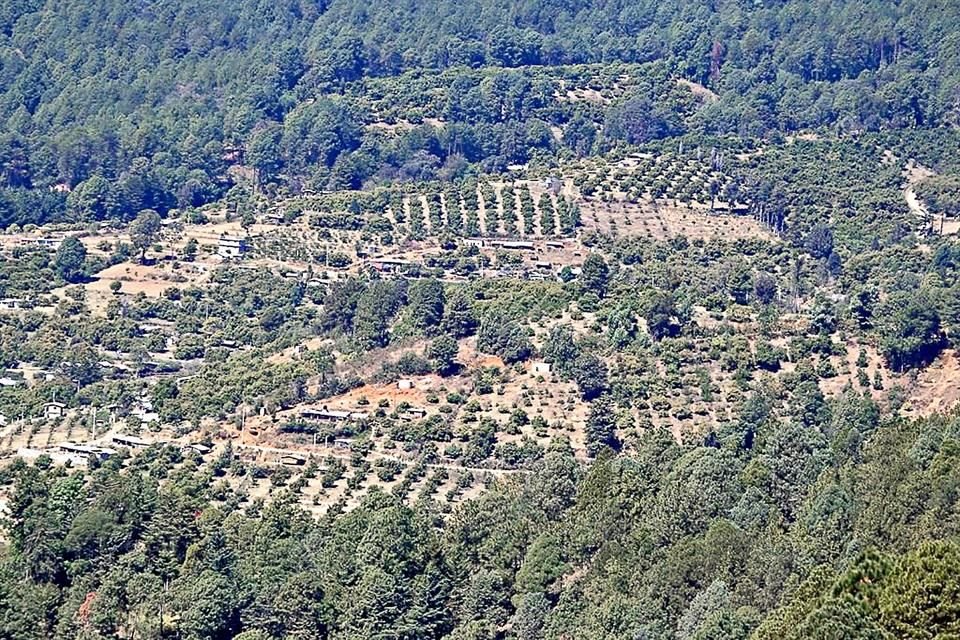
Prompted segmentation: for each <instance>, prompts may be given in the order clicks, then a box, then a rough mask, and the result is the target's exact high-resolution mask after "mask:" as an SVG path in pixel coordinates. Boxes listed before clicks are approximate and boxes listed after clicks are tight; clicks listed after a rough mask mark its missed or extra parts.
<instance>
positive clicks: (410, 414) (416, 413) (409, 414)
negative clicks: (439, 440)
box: [400, 407, 427, 422]
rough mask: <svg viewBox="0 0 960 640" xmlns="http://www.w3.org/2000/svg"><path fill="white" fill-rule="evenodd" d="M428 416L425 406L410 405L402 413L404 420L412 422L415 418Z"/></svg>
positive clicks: (401, 416)
mask: <svg viewBox="0 0 960 640" xmlns="http://www.w3.org/2000/svg"><path fill="white" fill-rule="evenodd" d="M426 417H427V410H426V409H424V408H423V407H410V408H409V409H407V410H406V411H404V412H403V413H401V414H400V418H401V419H402V420H406V421H408V422H412V421H413V420H423V419H424V418H426Z"/></svg>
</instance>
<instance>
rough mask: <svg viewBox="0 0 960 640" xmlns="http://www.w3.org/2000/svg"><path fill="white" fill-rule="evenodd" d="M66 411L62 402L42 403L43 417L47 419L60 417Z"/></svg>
mask: <svg viewBox="0 0 960 640" xmlns="http://www.w3.org/2000/svg"><path fill="white" fill-rule="evenodd" d="M66 412H67V405H65V404H63V403H62V402H47V403H45V404H44V405H43V417H44V418H47V419H48V420H52V419H55V418H62V417H63V416H64V414H66Z"/></svg>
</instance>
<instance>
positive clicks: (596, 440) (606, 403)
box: [585, 396, 620, 457]
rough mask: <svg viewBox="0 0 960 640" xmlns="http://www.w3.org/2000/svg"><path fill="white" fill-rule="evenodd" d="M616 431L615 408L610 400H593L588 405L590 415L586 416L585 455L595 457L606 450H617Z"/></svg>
mask: <svg viewBox="0 0 960 640" xmlns="http://www.w3.org/2000/svg"><path fill="white" fill-rule="evenodd" d="M616 429H617V414H616V406H615V405H614V404H613V402H612V401H611V400H610V398H609V397H608V396H601V397H599V398H597V399H596V400H594V401H593V403H591V405H590V415H589V416H587V425H586V432H585V435H586V441H587V453H589V454H590V455H591V456H594V457H595V456H597V455H598V454H599V453H600V452H601V451H603V450H604V449H606V448H609V449H613V450H614V451H616V450H618V449H619V448H620V440H619V439H618V438H617V430H616Z"/></svg>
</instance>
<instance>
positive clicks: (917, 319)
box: [880, 292, 943, 371]
mask: <svg viewBox="0 0 960 640" xmlns="http://www.w3.org/2000/svg"><path fill="white" fill-rule="evenodd" d="M881 317H882V318H883V321H882V323H881V326H880V339H881V343H880V349H881V352H882V353H883V357H884V358H886V360H887V362H888V363H889V365H890V367H891V368H893V369H895V370H897V371H903V370H904V369H907V368H910V367H916V366H919V365H922V364H924V363H926V362H929V361H930V360H932V359H933V358H934V357H935V356H936V355H937V353H939V351H940V349H941V348H942V347H943V334H942V331H941V327H940V316H939V314H938V313H937V309H936V307H935V306H934V305H933V304H932V302H931V300H930V298H929V296H928V295H927V294H926V293H924V292H919V293H902V294H897V295H896V296H895V297H894V298H892V299H891V300H890V301H888V302H887V304H886V305H885V308H884V310H883V313H881Z"/></svg>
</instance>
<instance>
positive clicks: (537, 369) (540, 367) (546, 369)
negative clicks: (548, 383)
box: [531, 362, 550, 376]
mask: <svg viewBox="0 0 960 640" xmlns="http://www.w3.org/2000/svg"><path fill="white" fill-rule="evenodd" d="M531 373H533V375H535V376H537V375H540V376H545V375H547V374H549V373H550V363H549V362H534V363H533V367H531Z"/></svg>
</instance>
